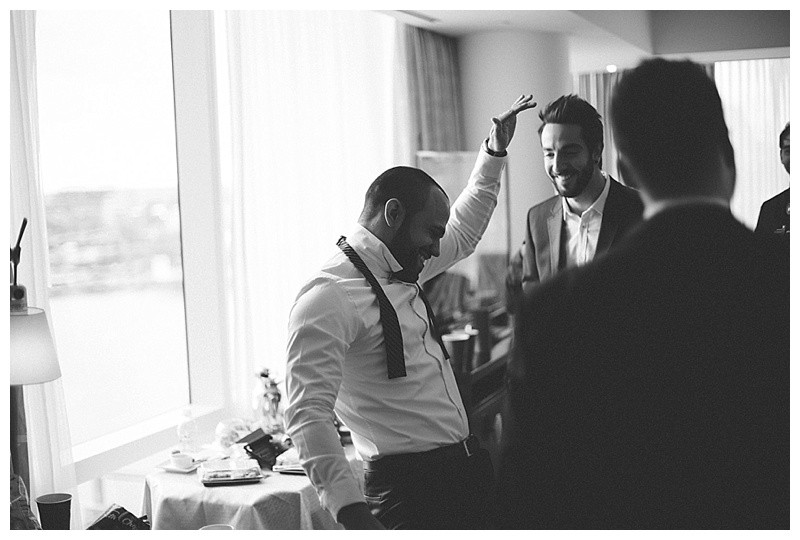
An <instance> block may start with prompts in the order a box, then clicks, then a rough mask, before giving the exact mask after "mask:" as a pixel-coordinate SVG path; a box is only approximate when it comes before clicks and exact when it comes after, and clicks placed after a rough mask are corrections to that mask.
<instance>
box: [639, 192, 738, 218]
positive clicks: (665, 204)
mask: <svg viewBox="0 0 800 540" xmlns="http://www.w3.org/2000/svg"><path fill="white" fill-rule="evenodd" d="M691 204H716V205H718V206H722V207H724V208H730V202H729V201H726V200H725V199H723V198H720V197H700V196H697V197H680V198H676V199H663V200H660V201H654V202H651V203H649V204H648V205H646V206H645V208H644V215H643V217H644V219H650V218H651V217H653V216H654V215H656V214H658V213H659V212H663V211H664V210H666V209H667V208H674V207H676V206H687V205H691Z"/></svg>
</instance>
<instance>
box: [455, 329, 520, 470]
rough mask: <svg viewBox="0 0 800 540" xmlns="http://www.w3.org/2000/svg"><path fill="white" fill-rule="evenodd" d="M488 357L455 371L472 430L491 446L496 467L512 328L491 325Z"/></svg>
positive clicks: (486, 446) (482, 442)
mask: <svg viewBox="0 0 800 540" xmlns="http://www.w3.org/2000/svg"><path fill="white" fill-rule="evenodd" d="M491 334H492V345H491V353H490V355H489V361H488V362H486V363H484V364H481V365H479V366H478V367H477V368H475V369H473V370H472V371H471V372H469V373H456V382H457V383H458V387H459V390H460V391H461V399H462V401H463V402H464V407H465V408H466V409H467V416H468V418H469V425H470V430H471V431H472V433H473V434H474V435H475V436H476V437H477V438H478V440H479V441H480V443H481V446H482V447H483V448H486V449H487V450H489V454H490V455H491V457H492V463H493V464H494V466H495V470H497V465H498V458H499V451H500V437H501V435H502V429H503V412H504V411H503V409H504V406H505V397H506V390H505V377H506V364H507V361H508V356H509V352H510V351H509V350H510V345H511V328H510V327H509V326H505V327H500V328H498V327H492V328H491Z"/></svg>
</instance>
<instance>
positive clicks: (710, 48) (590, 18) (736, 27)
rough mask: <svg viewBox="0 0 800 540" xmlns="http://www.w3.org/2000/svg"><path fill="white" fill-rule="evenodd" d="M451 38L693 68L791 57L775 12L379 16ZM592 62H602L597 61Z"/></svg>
mask: <svg viewBox="0 0 800 540" xmlns="http://www.w3.org/2000/svg"><path fill="white" fill-rule="evenodd" d="M384 13H387V14H389V15H391V16H393V17H395V18H397V19H398V20H400V21H402V22H404V23H407V24H410V25H413V26H418V27H422V28H426V29H428V30H432V31H434V32H437V33H440V34H444V35H447V36H451V37H463V36H466V35H468V34H472V33H476V32H497V31H533V32H550V33H555V34H560V35H562V36H565V37H566V38H567V39H568V40H569V42H570V47H571V54H572V56H573V57H574V58H584V57H592V56H598V55H602V56H604V57H606V58H627V59H629V60H632V59H634V58H638V57H640V56H646V55H654V54H657V55H664V56H668V55H684V56H688V57H693V58H694V59H697V60H706V61H711V60H725V59H735V58H737V57H738V58H748V57H750V58H770V57H776V56H777V57H788V56H789V11H780V10H761V11H759V10H745V11H742V10H420V11H407V10H406V11H402V10H395V11H384ZM598 60H602V59H601V58H598Z"/></svg>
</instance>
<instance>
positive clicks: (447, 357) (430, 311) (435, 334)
mask: <svg viewBox="0 0 800 540" xmlns="http://www.w3.org/2000/svg"><path fill="white" fill-rule="evenodd" d="M417 290H418V291H419V297H420V298H422V302H423V303H424V304H425V310H426V311H427V312H428V321H429V323H430V327H431V334H433V337H434V338H436V341H438V342H439V347H441V348H442V354H444V359H445V360H450V355H449V354H447V349H445V348H444V342H443V341H442V336H440V335H439V329H438V328H437V327H436V316H435V315H434V314H433V308H431V303H430V302H428V297H427V296H425V291H423V290H422V287H420V285H419V283H417Z"/></svg>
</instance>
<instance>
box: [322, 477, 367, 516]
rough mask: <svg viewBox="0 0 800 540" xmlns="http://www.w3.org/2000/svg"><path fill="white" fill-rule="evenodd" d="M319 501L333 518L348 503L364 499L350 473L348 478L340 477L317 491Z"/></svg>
mask: <svg viewBox="0 0 800 540" xmlns="http://www.w3.org/2000/svg"><path fill="white" fill-rule="evenodd" d="M319 502H320V504H321V505H322V507H323V508H325V509H326V510H328V512H330V513H331V515H332V516H333V519H334V520H335V519H336V517H337V516H338V515H339V510H341V509H342V508H344V507H345V506H348V505H350V504H355V503H363V502H366V499H365V498H364V493H363V492H362V491H361V487H360V486H359V485H358V483H357V481H356V479H355V478H353V476H352V475H350V478H340V479H338V480H337V481H335V482H333V483H331V484H329V485H328V486H326V488H325V490H324V491H323V492H322V493H319Z"/></svg>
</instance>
